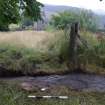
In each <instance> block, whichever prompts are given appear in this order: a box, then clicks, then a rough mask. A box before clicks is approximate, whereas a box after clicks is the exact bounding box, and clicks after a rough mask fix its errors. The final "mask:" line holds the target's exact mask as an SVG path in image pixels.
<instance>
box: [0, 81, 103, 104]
mask: <svg viewBox="0 0 105 105" xmlns="http://www.w3.org/2000/svg"><path fill="white" fill-rule="evenodd" d="M30 94H31V95H32V94H33V95H51V94H52V95H68V96H70V99H68V100H60V99H40V100H35V99H29V98H27V96H28V95H30ZM0 104H1V105H104V104H105V94H104V93H88V92H87V93H84V92H75V91H71V90H70V89H68V88H66V87H56V88H52V89H51V90H50V91H49V92H48V93H47V92H44V93H43V92H40V91H39V90H36V91H35V92H26V91H24V90H22V89H21V88H20V87H19V86H16V85H9V84H7V83H3V82H0Z"/></svg>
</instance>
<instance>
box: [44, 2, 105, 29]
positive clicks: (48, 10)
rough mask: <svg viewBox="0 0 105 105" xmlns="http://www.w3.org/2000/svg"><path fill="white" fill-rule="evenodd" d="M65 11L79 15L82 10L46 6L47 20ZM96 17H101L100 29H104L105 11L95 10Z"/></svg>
mask: <svg viewBox="0 0 105 105" xmlns="http://www.w3.org/2000/svg"><path fill="white" fill-rule="evenodd" d="M65 10H70V11H73V12H76V13H79V12H80V11H81V10H82V8H77V7H71V6H58V5H48V4H45V7H44V11H45V14H46V19H48V20H49V19H50V18H51V15H52V14H56V13H57V12H62V11H65ZM93 13H94V15H96V16H97V17H99V19H98V22H99V28H101V29H103V28H104V25H105V11H103V10H94V11H93Z"/></svg>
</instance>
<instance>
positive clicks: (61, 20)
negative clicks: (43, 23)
mask: <svg viewBox="0 0 105 105" xmlns="http://www.w3.org/2000/svg"><path fill="white" fill-rule="evenodd" d="M97 20H98V17H97V16H95V14H94V13H93V12H92V11H89V10H81V11H80V12H79V13H76V12H72V11H64V12H60V13H58V14H56V15H53V16H52V20H51V24H52V25H53V26H54V27H56V28H57V29H65V28H67V25H69V24H70V23H72V22H79V23H80V28H81V29H82V30H83V29H85V30H90V31H96V29H97V23H98V21H97Z"/></svg>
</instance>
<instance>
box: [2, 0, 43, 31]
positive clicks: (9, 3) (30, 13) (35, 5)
mask: <svg viewBox="0 0 105 105" xmlns="http://www.w3.org/2000/svg"><path fill="white" fill-rule="evenodd" d="M21 4H22V5H21ZM21 6H22V8H21ZM42 6H43V4H41V3H40V2H37V1H36V0H0V30H1V31H5V30H8V29H9V28H8V26H9V24H11V23H15V24H16V23H18V22H19V20H20V18H21V15H20V12H21V10H22V11H24V16H27V17H30V18H31V19H32V20H33V21H38V20H40V19H41V7H42Z"/></svg>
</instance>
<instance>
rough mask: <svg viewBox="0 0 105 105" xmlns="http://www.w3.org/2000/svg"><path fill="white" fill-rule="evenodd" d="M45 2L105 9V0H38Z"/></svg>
mask: <svg viewBox="0 0 105 105" xmlns="http://www.w3.org/2000/svg"><path fill="white" fill-rule="evenodd" d="M38 1H40V2H42V3H45V4H52V5H65V6H72V7H81V8H86V9H92V10H104V11H105V0H103V1H101V2H100V0H38Z"/></svg>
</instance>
